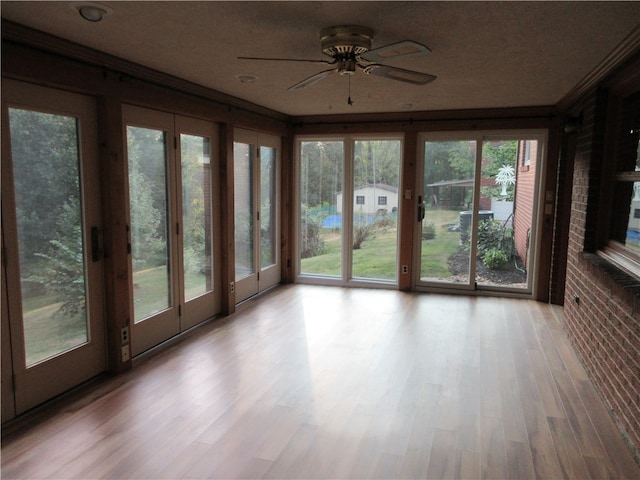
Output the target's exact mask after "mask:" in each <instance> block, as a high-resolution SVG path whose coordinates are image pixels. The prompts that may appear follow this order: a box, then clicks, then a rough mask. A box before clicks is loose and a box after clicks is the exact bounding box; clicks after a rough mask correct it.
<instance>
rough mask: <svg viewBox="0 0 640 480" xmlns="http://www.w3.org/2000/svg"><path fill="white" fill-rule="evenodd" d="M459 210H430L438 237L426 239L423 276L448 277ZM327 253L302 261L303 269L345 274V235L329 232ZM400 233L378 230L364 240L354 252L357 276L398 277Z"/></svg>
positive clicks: (457, 241)
mask: <svg viewBox="0 0 640 480" xmlns="http://www.w3.org/2000/svg"><path fill="white" fill-rule="evenodd" d="M458 217H459V212H458V211H457V210H431V209H429V210H427V212H426V218H425V223H433V224H434V225H435V229H436V236H435V238H434V239H431V240H422V259H421V276H422V277H423V278H424V277H428V278H448V277H449V276H450V273H449V270H448V268H447V259H448V258H449V256H450V255H451V254H452V253H455V252H456V251H457V250H458V248H459V246H460V232H449V231H448V230H447V228H448V227H449V226H451V225H457V223H458ZM324 235H325V236H324V240H325V245H326V247H327V252H326V253H324V254H323V255H318V256H315V257H311V258H305V259H303V260H302V261H301V271H302V273H303V274H309V275H329V276H337V277H339V276H340V275H341V261H342V255H341V250H340V244H341V236H340V234H338V233H335V232H329V231H328V232H325V234H324ZM396 262H397V232H396V229H395V228H393V229H389V230H387V231H381V230H376V234H375V238H373V239H371V240H367V241H365V242H364V244H363V246H362V248H360V249H358V250H354V251H353V277H355V278H370V279H380V280H395V279H396V272H397V265H396Z"/></svg>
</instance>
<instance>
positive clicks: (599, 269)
mask: <svg viewBox="0 0 640 480" xmlns="http://www.w3.org/2000/svg"><path fill="white" fill-rule="evenodd" d="M606 255H607V254H606V253H604V252H602V251H599V252H598V253H597V254H596V253H588V252H584V253H583V254H582V258H583V259H584V261H585V262H584V263H585V264H584V266H585V267H586V268H585V270H586V271H587V273H588V274H589V275H591V276H592V277H594V278H596V279H597V280H599V281H601V282H602V283H604V284H605V286H606V287H607V288H608V289H610V290H611V291H615V292H616V293H618V294H619V295H620V296H621V297H622V298H621V299H622V300H623V301H625V303H628V304H629V305H630V306H631V308H632V311H635V312H638V311H640V279H639V278H637V277H635V276H634V275H631V274H630V273H629V272H628V271H626V270H624V269H622V268H620V267H619V266H618V265H617V263H614V261H612V260H610V259H609V258H607V256H606Z"/></svg>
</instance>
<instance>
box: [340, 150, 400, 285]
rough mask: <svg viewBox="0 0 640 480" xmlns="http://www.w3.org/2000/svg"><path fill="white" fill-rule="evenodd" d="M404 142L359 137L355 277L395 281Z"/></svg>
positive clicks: (355, 182)
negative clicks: (400, 177) (399, 189)
mask: <svg viewBox="0 0 640 480" xmlns="http://www.w3.org/2000/svg"><path fill="white" fill-rule="evenodd" d="M401 149H402V142H401V141H400V140H357V141H355V143H354V156H353V170H354V174H353V177H354V178H353V227H352V236H353V256H352V271H351V275H352V277H353V278H359V279H372V280H382V281H395V280H396V276H397V271H398V266H397V264H398V262H397V257H398V229H397V226H398V186H399V183H398V182H399V180H398V178H399V172H400V163H401V155H402V152H401Z"/></svg>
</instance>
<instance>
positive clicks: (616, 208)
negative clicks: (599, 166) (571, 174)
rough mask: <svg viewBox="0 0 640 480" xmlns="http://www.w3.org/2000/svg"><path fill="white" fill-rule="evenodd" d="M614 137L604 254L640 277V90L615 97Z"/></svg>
mask: <svg viewBox="0 0 640 480" xmlns="http://www.w3.org/2000/svg"><path fill="white" fill-rule="evenodd" d="M614 102H615V104H614V108H613V111H614V112H615V115H616V116H615V117H614V118H615V125H616V126H615V128H614V129H613V132H610V134H611V137H610V139H611V142H612V149H611V152H612V155H613V156H612V158H613V161H614V162H615V166H616V168H615V174H614V175H613V176H612V188H611V192H612V194H611V195H612V199H611V204H610V210H609V211H610V215H609V222H610V223H609V229H608V231H609V236H608V239H606V242H605V248H604V249H603V251H602V252H601V253H602V254H603V255H604V256H605V257H606V258H608V259H609V260H611V261H613V262H614V263H615V264H616V265H618V266H619V267H621V268H623V269H624V270H626V271H627V272H629V273H631V274H633V275H635V276H639V277H640V91H637V92H634V93H632V94H631V95H627V96H624V97H622V96H621V97H618V98H614Z"/></svg>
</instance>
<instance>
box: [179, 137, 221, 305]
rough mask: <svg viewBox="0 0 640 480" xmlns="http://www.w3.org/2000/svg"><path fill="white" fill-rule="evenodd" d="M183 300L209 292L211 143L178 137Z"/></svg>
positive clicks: (211, 252)
mask: <svg viewBox="0 0 640 480" xmlns="http://www.w3.org/2000/svg"><path fill="white" fill-rule="evenodd" d="M180 153H181V174H182V232H183V234H182V238H183V241H182V269H183V272H184V298H185V301H189V300H191V299H193V298H196V297H198V296H200V295H203V294H205V293H207V292H211V291H212V290H213V249H212V228H211V223H212V217H213V215H212V211H211V209H212V203H211V193H212V192H211V141H210V140H209V139H208V138H205V137H200V136H196V135H187V134H180Z"/></svg>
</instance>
